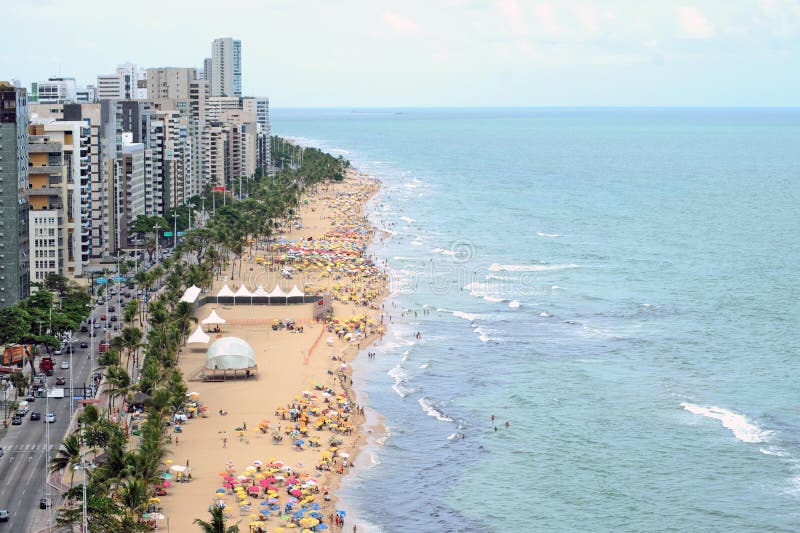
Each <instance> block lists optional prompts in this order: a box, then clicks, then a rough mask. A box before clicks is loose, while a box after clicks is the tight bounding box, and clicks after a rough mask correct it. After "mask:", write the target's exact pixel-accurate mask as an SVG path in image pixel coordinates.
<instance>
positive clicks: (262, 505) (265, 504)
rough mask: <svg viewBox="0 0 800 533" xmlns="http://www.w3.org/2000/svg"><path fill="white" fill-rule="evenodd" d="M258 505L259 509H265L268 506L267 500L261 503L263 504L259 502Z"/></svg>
mask: <svg viewBox="0 0 800 533" xmlns="http://www.w3.org/2000/svg"><path fill="white" fill-rule="evenodd" d="M259 505H260V506H261V507H267V506H268V505H269V502H268V501H267V500H264V501H263V502H261V503H260V504H259Z"/></svg>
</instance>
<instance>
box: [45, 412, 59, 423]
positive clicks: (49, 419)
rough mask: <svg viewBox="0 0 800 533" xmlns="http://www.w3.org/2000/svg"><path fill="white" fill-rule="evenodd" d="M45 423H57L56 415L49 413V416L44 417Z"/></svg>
mask: <svg viewBox="0 0 800 533" xmlns="http://www.w3.org/2000/svg"><path fill="white" fill-rule="evenodd" d="M44 421H45V422H46V423H48V424H52V423H53V422H55V421H56V414H55V413H47V416H46V417H44Z"/></svg>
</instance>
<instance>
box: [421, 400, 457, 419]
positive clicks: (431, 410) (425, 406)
mask: <svg viewBox="0 0 800 533" xmlns="http://www.w3.org/2000/svg"><path fill="white" fill-rule="evenodd" d="M419 405H420V407H422V410H423V411H425V413H426V414H427V415H428V416H432V417H434V418H435V419H436V420H441V421H442V422H452V421H453V419H452V418H448V417H446V416H445V415H444V414H442V412H441V411H439V410H438V409H436V407H434V406H433V403H431V401H430V400H428V399H427V398H426V397H424V396H423V397H422V398H420V399H419Z"/></svg>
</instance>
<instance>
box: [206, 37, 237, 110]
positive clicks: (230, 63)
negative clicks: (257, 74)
mask: <svg viewBox="0 0 800 533" xmlns="http://www.w3.org/2000/svg"><path fill="white" fill-rule="evenodd" d="M210 81H211V93H210V94H211V96H241V95H242V41H239V40H236V39H232V38H230V37H223V38H220V39H214V41H213V42H212V43H211V80H210Z"/></svg>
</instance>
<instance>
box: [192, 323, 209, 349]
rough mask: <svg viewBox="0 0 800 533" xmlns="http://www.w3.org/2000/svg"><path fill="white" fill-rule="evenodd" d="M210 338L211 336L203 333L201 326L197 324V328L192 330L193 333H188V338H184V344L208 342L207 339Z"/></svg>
mask: <svg viewBox="0 0 800 533" xmlns="http://www.w3.org/2000/svg"><path fill="white" fill-rule="evenodd" d="M210 340H211V337H209V336H208V335H206V334H205V333H203V326H201V325H200V324H198V325H197V329H196V330H194V333H192V334H191V335H189V338H188V339H186V344H208V341H210Z"/></svg>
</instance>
